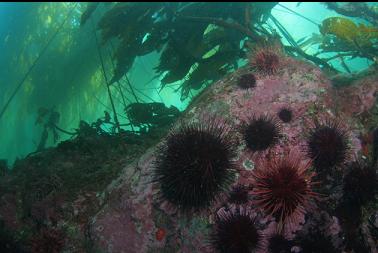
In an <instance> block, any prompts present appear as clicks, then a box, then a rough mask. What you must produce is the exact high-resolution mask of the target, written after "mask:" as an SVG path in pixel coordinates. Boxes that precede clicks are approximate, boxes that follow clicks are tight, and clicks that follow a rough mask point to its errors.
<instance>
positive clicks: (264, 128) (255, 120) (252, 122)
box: [243, 115, 281, 151]
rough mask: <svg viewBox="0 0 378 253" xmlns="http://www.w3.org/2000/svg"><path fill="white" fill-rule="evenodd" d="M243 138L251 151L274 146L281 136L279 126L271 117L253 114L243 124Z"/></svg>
mask: <svg viewBox="0 0 378 253" xmlns="http://www.w3.org/2000/svg"><path fill="white" fill-rule="evenodd" d="M243 130H244V140H245V142H246V145H247V147H248V148H249V149H250V150H252V151H264V150H266V149H268V148H270V147H272V146H274V145H275V144H276V143H277V142H278V139H279V137H280V136H281V127H280V125H279V123H278V122H277V120H276V119H275V118H273V117H270V116H267V115H263V116H259V117H257V116H255V115H253V116H252V117H251V118H250V119H249V122H248V124H246V125H244V126H243Z"/></svg>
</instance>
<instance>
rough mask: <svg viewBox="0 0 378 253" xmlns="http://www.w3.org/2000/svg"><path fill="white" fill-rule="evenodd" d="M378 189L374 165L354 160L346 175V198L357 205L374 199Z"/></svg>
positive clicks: (344, 193)
mask: <svg viewBox="0 0 378 253" xmlns="http://www.w3.org/2000/svg"><path fill="white" fill-rule="evenodd" d="M377 190H378V182H377V173H376V170H375V169H374V167H371V166H369V165H367V164H363V162H353V163H352V164H351V165H350V171H349V172H348V173H347V175H346V176H345V177H344V184H343V195H344V199H345V200H346V201H347V202H348V203H349V204H350V205H355V206H360V205H364V204H366V203H367V202H369V201H371V200H374V198H375V196H376V194H377Z"/></svg>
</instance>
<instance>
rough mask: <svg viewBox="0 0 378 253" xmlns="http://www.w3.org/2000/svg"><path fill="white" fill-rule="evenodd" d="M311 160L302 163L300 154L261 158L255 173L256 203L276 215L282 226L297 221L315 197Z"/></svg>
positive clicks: (265, 210)
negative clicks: (263, 159)
mask: <svg viewBox="0 0 378 253" xmlns="http://www.w3.org/2000/svg"><path fill="white" fill-rule="evenodd" d="M309 167H310V162H306V163H304V162H302V158H301V157H300V156H299V155H298V154H297V153H290V154H289V155H287V156H285V157H282V158H277V157H274V158H271V159H269V160H267V161H265V162H261V161H259V162H258V164H257V166H256V169H255V170H254V171H253V172H252V173H253V174H252V178H253V179H252V180H253V182H252V184H253V187H254V188H253V190H252V192H251V195H252V196H253V197H254V199H253V202H254V203H255V205H256V206H258V207H259V208H260V209H261V210H262V211H263V212H264V213H266V214H267V215H272V216H273V217H275V218H276V220H277V221H278V222H279V224H280V225H283V224H289V225H290V224H298V221H299V220H300V219H301V218H302V217H303V214H304V213H305V212H306V207H308V203H309V201H310V199H311V198H312V197H315V196H316V195H317V194H316V193H314V192H313V191H312V186H313V182H312V177H313V176H314V173H311V172H309Z"/></svg>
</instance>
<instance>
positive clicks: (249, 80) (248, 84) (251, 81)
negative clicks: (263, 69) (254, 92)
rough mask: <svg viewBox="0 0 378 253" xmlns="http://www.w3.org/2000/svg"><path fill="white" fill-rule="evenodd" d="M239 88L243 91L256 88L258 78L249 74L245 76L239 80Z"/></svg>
mask: <svg viewBox="0 0 378 253" xmlns="http://www.w3.org/2000/svg"><path fill="white" fill-rule="evenodd" d="M238 86H239V87H240V88H242V89H249V88H253V87H255V86H256V77H255V75H253V74H251V73H249V74H244V75H242V76H241V77H239V79H238Z"/></svg>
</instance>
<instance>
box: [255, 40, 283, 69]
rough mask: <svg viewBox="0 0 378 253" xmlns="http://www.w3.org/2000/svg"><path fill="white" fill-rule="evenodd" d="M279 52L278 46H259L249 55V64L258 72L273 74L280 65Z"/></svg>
mask: <svg viewBox="0 0 378 253" xmlns="http://www.w3.org/2000/svg"><path fill="white" fill-rule="evenodd" d="M280 58H281V53H280V49H279V47H267V46H266V47H259V48H257V49H256V50H254V53H253V54H252V56H251V57H250V60H249V62H250V65H251V67H252V68H254V69H256V70H257V71H258V72H260V73H262V74H266V75H272V74H275V73H276V72H277V70H278V68H279V66H280Z"/></svg>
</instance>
